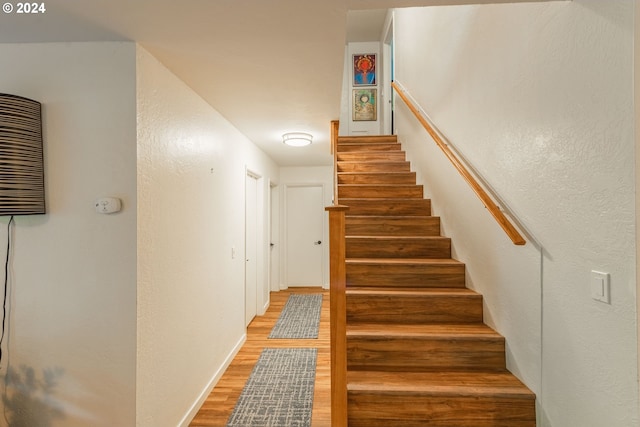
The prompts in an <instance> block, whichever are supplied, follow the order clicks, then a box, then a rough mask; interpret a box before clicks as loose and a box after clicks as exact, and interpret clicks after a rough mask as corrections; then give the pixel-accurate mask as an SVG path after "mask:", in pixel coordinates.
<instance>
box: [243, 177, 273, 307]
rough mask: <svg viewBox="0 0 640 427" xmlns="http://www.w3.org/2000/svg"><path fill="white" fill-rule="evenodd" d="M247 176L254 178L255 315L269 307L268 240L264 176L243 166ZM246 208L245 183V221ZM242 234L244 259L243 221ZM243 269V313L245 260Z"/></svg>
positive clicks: (245, 228) (245, 232)
mask: <svg viewBox="0 0 640 427" xmlns="http://www.w3.org/2000/svg"><path fill="white" fill-rule="evenodd" d="M247 177H252V178H254V179H255V180H256V181H257V182H256V273H257V279H256V282H257V283H256V288H257V289H256V316H262V315H263V314H264V313H265V312H266V311H267V308H269V303H270V298H269V290H268V289H266V290H265V287H266V286H267V284H268V278H267V276H266V274H267V273H266V272H267V268H266V258H267V247H268V242H267V240H266V234H267V233H266V230H267V229H266V220H267V214H266V212H265V206H266V201H265V194H264V193H265V190H264V177H263V175H262V174H261V173H259V172H257V171H256V170H254V169H251V168H249V167H248V166H245V180H246V178H247ZM246 209H247V194H246V184H245V221H246V215H247V213H246ZM244 235H245V239H244V240H245V241H244V245H245V250H244V255H245V257H244V258H243V259H244V260H246V259H247V258H246V240H247V224H246V222H245V226H244ZM244 271H245V280H244V289H243V294H244V296H245V298H244V299H245V314H246V297H247V294H246V261H245V266H244ZM245 318H246V315H245Z"/></svg>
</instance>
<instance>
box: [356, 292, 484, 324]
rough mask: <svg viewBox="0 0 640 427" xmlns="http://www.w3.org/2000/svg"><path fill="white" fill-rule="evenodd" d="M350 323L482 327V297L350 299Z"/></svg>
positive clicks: (436, 296) (377, 296)
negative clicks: (433, 324) (442, 324)
mask: <svg viewBox="0 0 640 427" xmlns="http://www.w3.org/2000/svg"><path fill="white" fill-rule="evenodd" d="M347 322H348V323H350V324H351V323H382V324H385V325H388V324H421V323H458V324H460V323H463V324H464V323H481V322H482V297H481V296H480V295H408V296H398V295H393V296H381V295H376V294H374V295H349V293H347Z"/></svg>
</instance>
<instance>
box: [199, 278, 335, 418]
mask: <svg viewBox="0 0 640 427" xmlns="http://www.w3.org/2000/svg"><path fill="white" fill-rule="evenodd" d="M319 292H322V294H323V301H322V312H321V315H320V332H319V336H318V339H291V340H290V339H286V340H285V339H279V340H275V339H267V337H268V336H269V333H270V332H271V329H272V328H273V326H274V325H275V323H276V321H277V320H278V317H279V316H280V312H281V311H282V309H283V307H284V305H285V303H286V302H287V299H288V298H289V295H290V294H301V293H319ZM266 347H311V348H317V349H318V360H317V366H316V383H315V389H314V398H313V413H312V417H311V426H312V427H329V426H330V425H331V395H330V390H331V382H330V354H329V291H328V290H323V289H322V288H315V287H314V288H289V289H287V290H284V291H280V292H271V304H270V306H269V309H268V310H267V312H266V313H265V315H264V316H258V317H256V318H255V319H253V321H252V322H251V324H250V325H249V327H248V329H247V341H246V342H245V344H244V345H243V346H242V349H241V350H240V352H239V353H238V355H237V356H236V357H235V358H234V359H233V362H232V363H231V365H230V366H229V368H227V370H226V371H225V373H224V375H223V376H222V378H221V379H220V381H219V382H218V384H217V385H216V387H215V388H214V389H213V390H212V392H211V394H210V395H209V397H208V398H207V400H206V401H205V403H204V404H203V405H202V407H201V408H200V410H199V411H198V413H197V415H196V416H195V418H194V419H193V421H192V422H191V424H190V427H213V426H215V427H221V426H222V427H223V426H225V425H226V422H227V419H228V418H229V416H230V415H231V412H232V411H233V408H234V406H235V404H236V401H237V399H238V397H239V396H240V393H241V392H242V389H243V387H244V384H245V382H246V381H247V378H249V374H250V373H251V370H252V369H253V366H254V364H255V363H256V361H257V360H258V357H259V356H260V353H261V352H262V350H263V349H264V348H266Z"/></svg>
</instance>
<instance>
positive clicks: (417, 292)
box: [346, 286, 481, 297]
mask: <svg viewBox="0 0 640 427" xmlns="http://www.w3.org/2000/svg"><path fill="white" fill-rule="evenodd" d="M346 293H347V295H371V296H380V297H386V296H423V295H429V296H449V295H454V296H478V297H481V295H480V294H479V293H477V292H476V291H473V290H471V289H468V288H415V287H412V288H402V287H398V288H383V287H367V286H359V287H355V288H347V289H346Z"/></svg>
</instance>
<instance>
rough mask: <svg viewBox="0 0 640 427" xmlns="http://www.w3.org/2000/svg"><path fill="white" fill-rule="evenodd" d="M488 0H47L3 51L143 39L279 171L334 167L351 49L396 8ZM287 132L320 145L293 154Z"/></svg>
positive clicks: (372, 35)
mask: <svg viewBox="0 0 640 427" xmlns="http://www.w3.org/2000/svg"><path fill="white" fill-rule="evenodd" d="M483 2H484V1H478V0H476V1H471V0H457V1H454V0H315V1H314V0H268V1H267V0H181V1H176V0H45V6H46V12H45V13H43V14H32V15H18V14H15V13H13V14H7V13H0V43H32V42H74V41H136V42H138V43H140V44H141V45H142V46H143V47H144V48H145V49H147V50H148V51H149V52H150V53H152V54H153V55H154V56H155V57H156V58H158V60H160V61H161V62H162V63H164V64H165V66H167V68H169V69H170V70H172V71H173V73H175V74H176V75H177V76H178V77H180V78H181V79H182V80H183V81H184V82H185V83H186V84H187V85H189V86H190V87H191V88H192V89H193V90H194V91H195V92H197V93H198V94H199V95H200V96H201V97H202V98H204V99H205V100H206V101H207V102H208V103H209V104H210V105H211V106H213V107H214V108H215V109H216V110H218V111H219V112H220V113H221V114H222V115H223V116H225V117H226V118H227V120H229V121H230V122H231V123H233V124H234V125H235V127H236V128H238V129H239V130H240V131H241V132H242V133H243V134H245V135H246V136H247V137H248V138H250V139H251V140H252V141H253V142H254V143H255V144H256V145H258V146H259V147H261V148H262V149H263V150H264V151H265V152H266V153H267V154H269V155H270V156H271V157H272V158H273V159H274V160H275V161H276V162H277V163H278V164H280V165H282V166H309V165H328V164H331V157H330V155H329V151H330V150H329V122H330V121H331V120H335V119H338V118H339V113H340V111H339V110H340V100H341V88H342V74H343V66H344V64H343V61H344V48H345V43H346V42H347V41H374V40H378V39H379V38H380V33H381V29H382V25H383V22H384V19H385V16H386V9H387V8H392V7H406V6H427V5H444V4H462V3H483ZM486 2H491V3H496V2H502V1H501V0H493V1H486ZM14 3H15V2H14ZM287 131H305V132H309V133H311V134H313V136H314V143H313V144H312V145H311V146H308V147H303V148H292V147H287V146H285V145H284V144H282V134H283V133H285V132H287Z"/></svg>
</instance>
